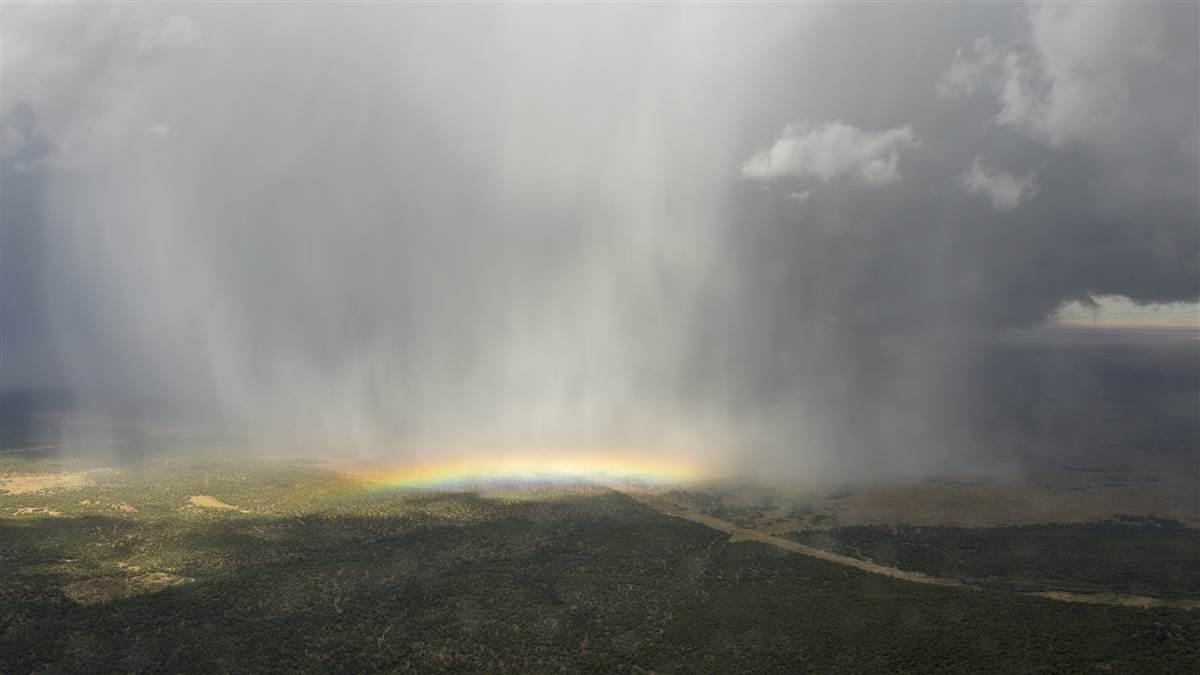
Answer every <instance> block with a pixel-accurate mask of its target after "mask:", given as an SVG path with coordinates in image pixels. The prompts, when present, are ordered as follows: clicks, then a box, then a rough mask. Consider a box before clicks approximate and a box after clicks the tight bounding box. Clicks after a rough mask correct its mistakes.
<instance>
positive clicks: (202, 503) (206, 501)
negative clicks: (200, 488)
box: [187, 495, 250, 513]
mask: <svg viewBox="0 0 1200 675" xmlns="http://www.w3.org/2000/svg"><path fill="white" fill-rule="evenodd" d="M187 503H188V505H189V506H196V507H199V508H202V509H217V510H221V511H237V512H238V513H250V511H248V510H246V509H243V508H241V507H240V506H234V505H233V504H226V503H225V502H223V501H221V500H220V499H217V498H216V497H210V496H209V495H195V496H192V497H188V500H187Z"/></svg>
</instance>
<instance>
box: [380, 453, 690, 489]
mask: <svg viewBox="0 0 1200 675" xmlns="http://www.w3.org/2000/svg"><path fill="white" fill-rule="evenodd" d="M708 475H709V472H708V471H707V470H706V469H705V467H704V466H703V465H702V464H700V463H698V462H695V461H690V460H687V459H684V458H681V457H671V456H656V455H648V454H636V453H631V452H596V453H579V452H559V453H553V452H545V451H538V452H528V451H526V452H495V453H487V454H484V453H480V454H465V455H455V456H451V457H447V458H436V459H429V460H427V461H421V460H413V461H411V462H407V463H405V464H402V465H398V466H390V467H385V468H382V469H380V470H379V471H378V472H374V473H373V474H371V475H370V476H367V477H366V478H367V480H368V482H369V483H371V484H372V485H373V486H375V487H377V488H387V489H418V490H439V489H453V488H456V487H463V486H474V485H481V484H507V485H512V484H533V483H555V482H571V481H578V480H597V479H601V480H604V479H611V480H636V481H639V482H649V483H658V484H682V483H691V482H695V481H699V480H703V479H704V478H706V477H707V476H708Z"/></svg>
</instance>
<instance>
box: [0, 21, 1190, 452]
mask: <svg viewBox="0 0 1200 675" xmlns="http://www.w3.org/2000/svg"><path fill="white" fill-rule="evenodd" d="M2 18H3V21H2V22H0V31H2V37H3V40H2V46H0V49H2V50H3V52H2V54H0V57H2V58H0V111H2V112H3V116H4V119H3V136H2V137H0V152H2V155H3V178H2V180H3V197H4V204H3V211H2V216H3V232H2V235H3V245H4V251H3V254H4V266H3V270H2V272H0V273H2V275H3V279H2V280H3V296H2V304H0V311H2V312H3V314H2V315H0V320H2V321H3V331H2V333H0V335H2V337H3V340H4V342H3V364H2V366H3V367H2V368H0V374H2V375H3V377H4V379H5V381H6V384H8V385H10V386H18V385H20V386H31V385H34V384H37V383H54V384H59V385H63V384H65V385H67V386H70V387H72V388H75V389H77V390H79V391H89V392H114V391H120V392H125V393H129V394H130V395H137V396H144V397H148V398H153V399H156V400H165V401H169V402H171V405H172V406H173V407H175V408H176V409H178V410H180V411H186V412H187V414H193V415H197V416H198V417H203V418H205V419H212V418H215V419H220V420H222V421H223V423H225V424H226V425H228V426H229V427H231V428H233V429H237V430H241V431H244V432H246V433H247V434H248V435H250V436H253V437H261V438H263V439H268V440H269V441H270V442H305V443H315V444H318V445H321V444H329V445H347V446H350V447H351V448H353V449H358V450H361V451H363V452H403V453H412V452H423V451H428V450H427V448H431V447H436V446H437V445H438V444H441V443H452V442H453V443H472V442H492V441H493V440H494V439H498V438H501V439H504V440H505V442H506V443H532V444H561V445H563V446H569V445H570V444H571V443H574V442H582V441H581V439H587V440H589V441H590V440H591V439H595V438H598V437H603V438H613V439H616V440H615V441H614V442H630V443H648V444H651V445H652V444H653V443H658V442H661V443H664V444H667V443H671V444H683V445H688V444H693V445H704V446H705V451H706V452H716V453H724V454H728V453H743V452H744V453H753V454H754V456H759V457H769V458H772V459H776V460H777V462H776V463H775V464H774V465H775V466H780V467H788V468H790V469H796V470H800V469H799V468H798V467H805V468H808V467H825V468H827V467H832V466H839V465H840V463H844V462H846V463H849V462H851V461H852V460H850V459H847V457H849V456H853V457H855V458H856V459H853V462H860V463H864V464H872V463H874V464H878V463H879V462H878V461H876V460H878V459H879V457H880V455H879V453H885V454H887V456H888V457H894V456H896V455H897V454H899V455H902V456H904V457H906V458H908V459H911V463H913V464H920V463H922V462H926V463H939V462H946V461H952V460H953V457H954V453H956V452H959V450H957V449H955V441H956V439H958V438H959V437H960V436H961V437H964V438H965V437H967V436H969V435H970V433H969V430H964V429H958V428H956V427H955V422H954V418H955V410H954V405H955V402H956V401H958V400H960V399H961V398H962V392H963V391H964V389H965V388H967V383H966V382H964V381H963V378H965V377H966V376H967V373H969V372H970V364H971V363H972V360H973V359H974V358H975V356H976V354H977V353H978V352H977V350H978V349H980V347H979V345H980V344H981V343H982V342H986V339H987V337H986V336H987V335H988V331H993V330H996V329H1002V328H1006V327H1015V326H1027V325H1032V324H1036V323H1038V322H1041V321H1043V320H1045V319H1046V318H1047V317H1050V316H1052V315H1053V313H1054V312H1055V310H1056V309H1057V308H1058V307H1060V306H1061V305H1063V304H1064V303H1068V302H1072V301H1080V300H1083V301H1085V302H1086V301H1087V300H1088V298H1090V297H1091V296H1092V295H1106V296H1107V295H1122V296H1127V297H1129V298H1132V299H1133V300H1134V301H1137V302H1143V303H1145V302H1150V303H1154V302H1180V301H1185V302H1186V301H1194V300H1196V298H1197V295H1198V294H1200V227H1198V225H1197V223H1198V220H1197V219H1198V217H1200V208H1198V206H1197V199H1198V195H1197V192H1198V191H1197V184H1198V181H1200V173H1198V154H1200V112H1198V110H1200V105H1198V102H1200V91H1198V84H1197V83H1198V82H1200V51H1198V50H1200V39H1198V36H1197V31H1198V29H1197V25H1198V23H1200V9H1198V8H1197V6H1196V5H1195V4H1187V3H1180V4H1158V5H1150V4H1128V5H1122V4H1110V3H1103V4H1101V3H1093V4H1080V5H1069V4H1061V3H1060V4H1054V5H1028V6H1025V5H1009V4H987V5H984V6H970V7H967V6H956V7H952V8H951V7H946V6H944V5H932V4H931V5H909V4H899V3H896V4H878V5H853V6H841V5H798V6H788V5H725V6H713V5H653V6H627V5H593V6H544V5H514V6H484V5H464V6H439V5H419V6H385V5H376V4H359V5H338V6H333V5H328V6H303V7H299V6H296V7H287V8H284V7H282V6H280V5H274V4H267V3H262V4H246V5H227V4H218V5H196V6H187V5H179V4H169V5H167V4H164V5H107V4H99V3H96V4H81V5H51V6H43V5H11V4H6V5H5V6H4V8H3V17H2ZM104 395H109V394H104ZM956 434H957V435H956ZM883 439H888V440H887V443H885V442H884V440H883ZM933 439H942V440H940V441H936V442H934V440H933ZM885 445H887V446H888V447H887V448H884V447H883V446H885ZM848 448H849V449H851V450H848ZM856 453H857V454H856Z"/></svg>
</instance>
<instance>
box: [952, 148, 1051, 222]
mask: <svg viewBox="0 0 1200 675" xmlns="http://www.w3.org/2000/svg"><path fill="white" fill-rule="evenodd" d="M960 180H961V183H962V186H963V189H964V190H966V191H967V192H969V193H971V194H973V195H982V196H985V197H987V198H989V199H991V200H992V206H993V207H995V209H996V210H997V211H1011V210H1013V209H1015V208H1017V207H1018V206H1020V205H1021V204H1024V203H1025V202H1027V201H1029V200H1030V199H1032V198H1033V196H1034V195H1035V194H1037V191H1038V188H1037V182H1036V181H1035V177H1034V174H1033V173H1029V174H1026V175H1025V176H1021V177H1017V176H1015V175H1013V174H1011V173H1006V172H1004V171H995V170H992V169H989V168H988V167H986V166H984V164H983V160H982V158H979V157H976V158H975V161H973V162H971V168H969V169H967V170H966V171H965V172H964V173H963V175H962V178H961V179H960Z"/></svg>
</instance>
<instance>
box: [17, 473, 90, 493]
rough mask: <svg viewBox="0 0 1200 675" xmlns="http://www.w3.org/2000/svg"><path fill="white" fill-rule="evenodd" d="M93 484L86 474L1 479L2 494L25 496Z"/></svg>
mask: <svg viewBox="0 0 1200 675" xmlns="http://www.w3.org/2000/svg"><path fill="white" fill-rule="evenodd" d="M91 484H92V482H91V481H90V480H88V477H87V473H86V472H79V473H44V474H34V475H28V476H21V475H16V476H4V477H3V478H0V493H7V494H10V495H25V494H35V493H38V492H55V491H59V490H78V489H80V488H84V487H87V486H89V485H91Z"/></svg>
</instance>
